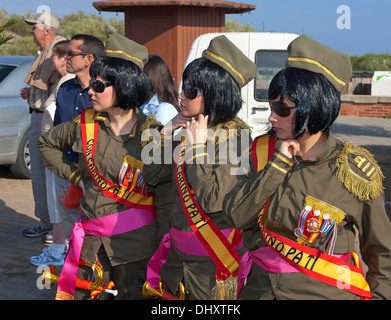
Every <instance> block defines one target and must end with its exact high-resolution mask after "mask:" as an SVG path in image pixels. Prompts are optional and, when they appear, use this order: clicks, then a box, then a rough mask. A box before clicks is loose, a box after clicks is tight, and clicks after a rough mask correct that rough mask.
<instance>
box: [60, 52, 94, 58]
mask: <svg viewBox="0 0 391 320" xmlns="http://www.w3.org/2000/svg"><path fill="white" fill-rule="evenodd" d="M87 54H89V53H84V52H74V51H72V50H67V51H66V52H65V55H66V56H68V57H69V58H72V57H75V56H86V55H87Z"/></svg>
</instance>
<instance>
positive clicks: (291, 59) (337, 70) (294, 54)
mask: <svg viewBox="0 0 391 320" xmlns="http://www.w3.org/2000/svg"><path fill="white" fill-rule="evenodd" d="M288 53H289V56H288V61H287V62H286V67H287V68H288V67H293V68H299V69H306V70H308V71H312V72H315V73H320V74H323V75H324V76H325V77H326V79H327V80H328V81H330V83H331V84H332V85H333V86H334V87H335V88H336V89H337V90H338V91H339V92H341V91H342V89H343V88H344V86H346V84H347V83H348V82H349V81H350V78H351V77H352V65H351V63H350V59H349V56H348V55H346V54H343V53H342V52H339V51H337V50H335V49H332V48H330V47H327V46H325V45H323V44H321V43H319V42H317V41H315V40H312V39H310V38H308V37H306V36H299V37H297V38H296V39H295V40H293V41H292V42H291V43H290V44H289V46H288Z"/></svg>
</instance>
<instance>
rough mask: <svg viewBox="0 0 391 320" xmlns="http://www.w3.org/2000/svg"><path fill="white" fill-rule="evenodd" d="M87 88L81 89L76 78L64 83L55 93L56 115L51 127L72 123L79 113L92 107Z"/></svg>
mask: <svg viewBox="0 0 391 320" xmlns="http://www.w3.org/2000/svg"><path fill="white" fill-rule="evenodd" d="M88 90H89V87H87V88H85V89H83V88H82V87H81V85H80V84H79V83H78V82H77V79H76V78H73V79H70V80H68V81H65V82H64V83H63V84H62V85H61V86H60V88H59V89H58V92H57V99H56V106H57V108H56V113H55V114H54V121H53V125H55V126H56V125H58V124H60V123H63V122H67V121H72V120H73V119H74V118H76V117H77V116H78V115H80V114H81V112H82V111H83V110H84V109H85V108H87V107H92V102H91V97H90V95H89V94H88Z"/></svg>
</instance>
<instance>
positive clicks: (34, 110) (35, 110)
mask: <svg viewBox="0 0 391 320" xmlns="http://www.w3.org/2000/svg"><path fill="white" fill-rule="evenodd" d="M33 112H36V113H43V111H41V110H38V109H32V108H31V107H30V113H33Z"/></svg>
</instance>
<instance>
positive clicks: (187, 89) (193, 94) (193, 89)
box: [182, 83, 202, 100]
mask: <svg viewBox="0 0 391 320" xmlns="http://www.w3.org/2000/svg"><path fill="white" fill-rule="evenodd" d="M182 91H183V94H184V95H185V97H186V98H187V99H190V100H193V99H195V98H197V97H198V96H200V95H201V94H202V93H201V89H199V88H198V87H197V86H195V85H194V84H191V83H185V84H183V85H182Z"/></svg>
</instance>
